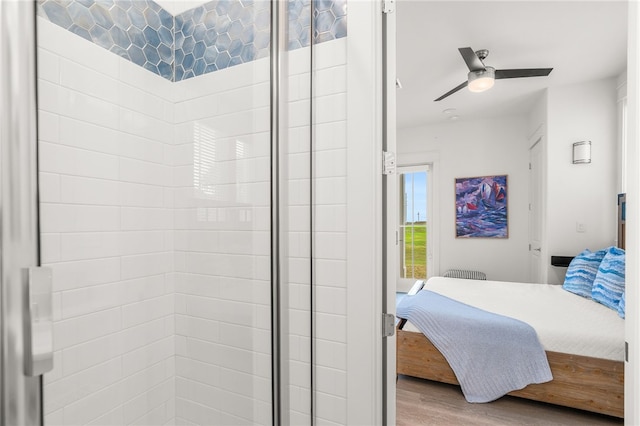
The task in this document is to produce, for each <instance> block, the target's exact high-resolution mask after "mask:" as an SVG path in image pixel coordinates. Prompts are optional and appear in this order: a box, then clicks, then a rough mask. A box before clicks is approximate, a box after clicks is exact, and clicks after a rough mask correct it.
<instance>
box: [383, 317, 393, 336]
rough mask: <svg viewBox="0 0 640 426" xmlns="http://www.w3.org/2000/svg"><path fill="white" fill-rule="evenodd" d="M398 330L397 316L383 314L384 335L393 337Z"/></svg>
mask: <svg viewBox="0 0 640 426" xmlns="http://www.w3.org/2000/svg"><path fill="white" fill-rule="evenodd" d="M395 332H396V316H395V315H393V314H382V336H384V337H391V336H393V335H394V333H395Z"/></svg>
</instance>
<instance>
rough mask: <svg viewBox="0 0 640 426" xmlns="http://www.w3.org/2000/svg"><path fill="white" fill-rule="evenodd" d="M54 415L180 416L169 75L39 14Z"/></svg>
mask: <svg viewBox="0 0 640 426" xmlns="http://www.w3.org/2000/svg"><path fill="white" fill-rule="evenodd" d="M38 46H39V47H38V59H39V74H38V75H39V80H38V88H39V98H38V101H39V102H38V106H39V118H40V120H39V139H40V141H39V143H40V158H39V161H40V164H39V167H40V203H41V236H42V242H43V244H42V247H41V251H42V261H43V263H44V264H46V265H48V266H50V267H51V268H52V269H53V276H54V309H55V323H54V350H55V355H54V364H55V366H54V370H53V371H52V372H51V373H48V374H46V375H45V379H44V380H45V386H44V411H45V423H46V424H48V425H55V424H64V425H79V424H122V425H124V424H155V425H161V424H167V423H169V424H173V420H174V417H175V414H174V413H175V389H176V386H175V376H174V370H175V367H174V364H175V335H174V330H175V326H174V297H175V296H174V292H173V286H172V285H170V281H171V280H172V279H173V274H172V273H173V252H172V247H171V245H170V241H169V237H170V234H171V233H172V232H173V209H172V207H173V206H172V205H171V203H170V202H167V200H165V189H166V188H169V187H170V185H171V166H170V165H168V164H167V163H166V161H165V150H166V148H165V147H169V146H171V144H172V142H173V140H172V138H173V127H172V126H173V124H172V122H171V120H172V115H170V114H167V111H171V109H172V108H173V101H172V99H171V96H169V95H170V94H171V93H172V88H171V87H170V86H171V83H170V82H168V81H167V80H165V79H163V78H161V77H159V76H156V75H154V74H152V73H148V72H147V73H145V76H144V78H145V79H146V80H147V81H148V80H154V81H153V85H151V84H148V85H146V86H144V87H137V84H136V78H137V77H136V76H137V75H138V74H137V73H136V71H138V70H137V68H138V67H137V66H136V65H134V64H132V63H130V62H128V61H125V60H124V59H122V58H120V57H119V56H117V55H114V54H112V53H111V52H109V51H107V50H104V49H102V48H100V47H99V46H97V45H94V44H92V43H90V42H88V41H86V40H83V39H81V38H79V37H77V36H76V35H74V34H72V33H70V32H68V31H65V30H64V29H62V28H60V27H57V26H55V25H54V24H52V23H50V22H48V21H46V20H43V19H42V18H38Z"/></svg>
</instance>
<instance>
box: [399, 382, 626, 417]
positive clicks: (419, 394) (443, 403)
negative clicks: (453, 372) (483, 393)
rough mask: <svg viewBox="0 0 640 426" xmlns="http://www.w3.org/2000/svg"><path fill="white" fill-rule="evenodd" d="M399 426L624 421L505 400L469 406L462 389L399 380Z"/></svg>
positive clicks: (506, 397)
mask: <svg viewBox="0 0 640 426" xmlns="http://www.w3.org/2000/svg"><path fill="white" fill-rule="evenodd" d="M396 424H397V426H415V425H447V426H455V425H474V426H483V425H491V426H495V425H509V426H512V425H581V426H582V425H585V426H586V425H622V424H624V422H623V420H622V419H617V418H614V417H608V416H602V415H599V414H594V413H589V412H586V411H580V410H573V409H570V408H565V407H558V406H554V405H550V404H544V403H540V402H535V401H528V400H525V399H521V398H515V397H510V396H505V397H503V398H500V399H499V400H497V401H494V402H490V403H488V404H470V403H468V402H467V401H466V400H465V399H464V397H463V396H462V392H461V391H460V387H459V386H454V385H447V384H444V383H437V382H432V381H429V380H422V379H416V378H413V377H408V376H399V377H398V383H397V399H396Z"/></svg>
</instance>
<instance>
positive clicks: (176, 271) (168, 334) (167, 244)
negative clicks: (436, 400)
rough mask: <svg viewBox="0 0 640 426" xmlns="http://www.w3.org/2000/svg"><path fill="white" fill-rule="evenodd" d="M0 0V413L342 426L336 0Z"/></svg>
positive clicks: (341, 92)
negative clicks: (10, 127) (28, 350)
mask: <svg viewBox="0 0 640 426" xmlns="http://www.w3.org/2000/svg"><path fill="white" fill-rule="evenodd" d="M0 4H1V7H2V16H0V17H1V18H2V28H1V30H2V43H3V46H2V47H3V48H2V55H3V63H2V66H3V73H5V76H3V89H6V91H3V102H4V101H5V100H6V99H5V95H8V94H9V93H10V92H11V94H12V96H13V97H12V98H11V100H10V101H7V102H8V104H7V107H6V110H5V109H4V107H3V115H4V114H5V111H9V110H11V109H12V108H14V107H15V103H16V102H20V105H23V107H22V108H23V109H22V110H20V111H19V115H20V117H27V118H26V119H24V120H26V121H25V122H24V123H16V122H14V123H12V124H14V125H17V126H19V128H20V129H22V130H20V131H19V132H18V133H20V132H22V134H21V135H20V136H21V137H26V140H28V139H29V134H28V133H29V132H31V136H35V129H36V125H35V113H36V106H35V105H36V101H37V165H36V145H35V143H34V145H32V146H31V147H30V148H24V150H25V151H24V153H23V152H22V151H20V153H19V155H18V154H16V155H14V156H9V157H7V153H8V152H9V153H10V152H11V151H7V149H6V148H5V144H6V146H11V143H10V142H9V141H10V140H13V139H12V137H13V136H15V135H10V134H5V122H4V121H3V140H2V144H3V148H2V157H3V158H2V161H3V162H2V185H3V192H2V216H3V232H2V233H3V237H2V238H3V242H2V244H3V246H2V255H3V257H2V273H3V284H2V310H3V312H2V314H3V315H2V318H3V323H2V334H3V341H2V345H3V346H2V352H3V358H2V362H3V365H2V370H1V371H2V376H0V379H2V383H3V387H2V401H3V407H2V416H3V418H2V421H3V422H6V423H7V424H14V423H15V424H35V423H38V422H39V421H40V418H42V419H44V424H47V425H78V424H111V425H120V424H122V425H124V424H148V425H164V424H186V425H191V424H198V425H215V424H219V425H228V424H238V425H240V424H312V423H313V421H314V419H320V420H325V421H327V422H335V423H343V422H345V420H346V396H347V389H346V388H347V384H346V364H347V350H346V334H347V332H346V330H347V326H346V303H347V302H346V285H345V284H346V275H347V273H346V254H347V248H346V246H347V244H346V242H347V237H346V235H347V233H346V226H347V223H346V222H347V219H346V216H347V215H346V205H347V192H346V176H347V171H346V164H347V161H346V153H347V146H346V139H347V126H346V104H347V103H346V95H345V93H346V82H347V73H346V39H345V37H346V35H347V13H346V12H347V6H346V0H331V1H329V0H326V1H314V2H311V1H310V0H291V1H288V2H279V1H272V2H269V1H266V0H255V1H254V0H217V1H209V2H205V1H202V2H189V8H186V9H185V7H184V6H183V4H182V3H181V2H173V1H156V2H154V1H152V0H39V1H38V2H34V3H32V2H13V1H9V2H1V3H0ZM11 14H12V16H10V15H11ZM36 15H37V18H36V20H35V28H34V26H33V20H34V16H36ZM18 17H19V19H20V21H16V22H14V21H13V19H14V18H18ZM11 22H14V23H15V24H16V25H12V24H11ZM34 34H37V37H36V39H34V38H33V36H34ZM17 36H19V37H17ZM36 41H37V42H36ZM36 58H37V66H36V65H35V63H36ZM12 61H16V63H15V64H11V66H9V64H10V63H11V62H12ZM19 66H20V67H19ZM7 69H10V71H11V72H8V71H7V73H6V72H5V70H7ZM6 76H13V78H14V80H10V79H7V80H10V82H9V83H5V77H6ZM18 80H19V81H18ZM36 81H37V96H35V92H34V91H35V88H36V87H35V84H36ZM16 82H18V83H20V86H16ZM10 102H14V104H11V103H10ZM29 117H32V118H31V119H29ZM4 119H5V117H4V116H3V120H4ZM20 126H21V127H20ZM25 129H26V130H25ZM25 132H26V133H25ZM33 140H34V141H35V137H33ZM14 145H15V144H14ZM23 145H24V146H25V147H29V145H28V144H26V142H25V143H24V144H23V143H21V144H20V146H21V147H22V146H23ZM16 146H17V145H16ZM29 149H31V151H29ZM18 159H21V160H23V162H22V163H20V165H19V166H18V163H16V162H15V161H17V160H18ZM12 164H13V167H12V166H11V165H12ZM36 167H37V169H36ZM10 173H13V174H10ZM21 173H22V175H21ZM21 176H22V177H21ZM36 177H37V180H36ZM17 182H20V183H24V185H25V187H24V188H25V190H24V191H21V192H20V195H19V196H20V197H23V198H24V199H25V201H24V202H22V201H19V202H14V203H13V204H12V202H13V201H15V200H14V199H13V198H11V197H16V196H17V195H16V193H15V191H12V189H11V188H10V184H15V183H17ZM36 188H37V191H36ZM7 197H10V198H9V201H10V202H9V203H7ZM21 200H22V199H21ZM7 205H9V206H11V205H17V206H18V207H20V209H28V210H15V211H13V210H8V209H7V208H6V206H7ZM25 211H27V212H28V213H24V212H25ZM16 224H19V225H20V226H21V227H19V229H23V230H24V235H25V237H26V239H25V240H24V241H23V242H20V243H16V244H17V245H15V246H10V245H8V242H7V241H8V236H10V235H13V234H12V231H11V230H12V229H15V226H16ZM14 233H15V232H14ZM23 246H24V247H25V249H24V250H23V251H24V254H20V256H22V257H24V258H25V260H20V261H21V262H22V263H23V264H24V265H22V264H20V263H19V262H18V264H16V258H17V257H18V253H22V252H20V250H22V247H23ZM9 253H11V256H10V255H9ZM38 258H39V259H38ZM39 264H41V265H42V268H32V271H31V275H30V277H32V278H31V280H32V281H33V283H34V284H33V286H34V287H33V288H34V289H35V290H32V293H38V291H39V294H35V296H34V297H41V298H42V299H41V301H40V299H28V294H26V293H25V292H24V291H23V290H21V289H20V288H21V287H20V286H21V284H20V282H21V280H25V279H28V278H29V277H26V278H25V276H21V272H20V271H23V270H24V269H25V265H27V266H36V265H39ZM9 268H14V269H13V271H14V272H13V278H12V279H13V280H14V281H16V282H15V283H13V287H12V284H11V283H10V282H9V281H8V280H5V277H7V276H8V274H7V273H6V271H9V270H10V269H9ZM16 271H17V272H16ZM5 281H6V282H5ZM40 283H42V284H40ZM38 286H42V288H43V289H44V290H38V289H39V287H38ZM47 286H49V287H50V291H49V292H47ZM16 288H17V289H18V290H16ZM40 293H41V294H40ZM34 300H36V301H35V302H34ZM20 306H22V307H24V308H25V309H27V311H30V314H31V316H32V317H33V318H34V320H33V321H32V322H30V321H26V320H24V321H23V314H21V313H20V312H18V307H20ZM47 307H50V315H49V317H47V316H46V315H45V314H46V312H47ZM7 314H10V315H13V316H14V318H13V321H14V323H13V324H11V323H10V322H8V321H5V320H4V318H7ZM47 319H48V320H49V321H47ZM32 324H36V325H38V324H39V325H41V327H40V328H41V329H42V334H41V335H40V337H36V338H35V339H38V338H40V339H41V340H34V342H35V343H34V344H33V346H34V350H35V349H42V353H41V354H39V356H40V355H41V357H39V358H38V360H40V359H41V358H42V359H43V360H44V361H43V362H42V363H39V364H37V366H36V368H40V369H41V370H42V371H40V373H38V372H37V371H36V372H33V375H32V376H24V375H22V374H16V371H18V373H19V372H20V371H21V370H23V369H24V370H25V371H26V370H28V369H29V368H30V365H31V364H29V363H28V362H27V361H24V360H25V359H27V358H28V356H26V355H24V354H22V353H21V349H19V348H22V344H21V341H22V340H23V339H24V340H25V341H28V340H29V339H30V338H31V336H32V334H33V335H35V334H36V333H35V331H34V332H33V333H30V331H31V328H30V327H32ZM33 328H34V330H35V329H36V328H37V327H35V326H33ZM38 330H40V329H38ZM25 336H26V337H25ZM42 342H44V343H42ZM40 344H42V345H41V346H38V345H40ZM27 346H28V345H27ZM36 346H37V348H35V347H36ZM36 352H37V351H36ZM16 366H17V367H16ZM16 368H17V370H16ZM42 373H44V375H43V376H39V374H42ZM13 374H15V375H16V377H15V378H13V380H14V382H13V383H10V382H9V381H8V380H7V379H10V378H12V375H13ZM40 388H41V389H42V391H41V393H40ZM40 398H41V400H40Z"/></svg>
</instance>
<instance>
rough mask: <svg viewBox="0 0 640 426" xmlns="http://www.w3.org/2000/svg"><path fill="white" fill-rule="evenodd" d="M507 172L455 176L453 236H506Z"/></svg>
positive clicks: (507, 233) (507, 235)
mask: <svg viewBox="0 0 640 426" xmlns="http://www.w3.org/2000/svg"><path fill="white" fill-rule="evenodd" d="M507 204H508V203H507V176H506V175H498V176H480V177H470V178H456V238H508V237H509V227H508V216H507Z"/></svg>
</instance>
